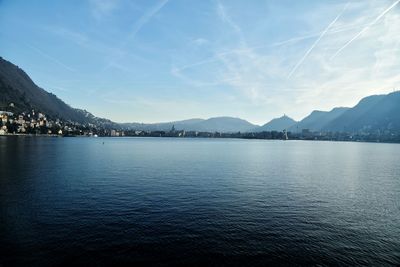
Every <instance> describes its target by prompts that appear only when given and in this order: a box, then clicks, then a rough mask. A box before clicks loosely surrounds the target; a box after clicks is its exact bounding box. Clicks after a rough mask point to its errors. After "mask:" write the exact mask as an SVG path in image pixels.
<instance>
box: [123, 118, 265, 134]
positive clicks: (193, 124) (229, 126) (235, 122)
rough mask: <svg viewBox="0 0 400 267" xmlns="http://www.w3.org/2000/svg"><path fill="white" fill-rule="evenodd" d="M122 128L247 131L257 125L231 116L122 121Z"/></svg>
mask: <svg viewBox="0 0 400 267" xmlns="http://www.w3.org/2000/svg"><path fill="white" fill-rule="evenodd" d="M122 126H123V128H127V129H131V130H147V131H170V130H171V129H172V127H174V128H175V129H176V130H186V131H199V132H249V131H251V130H253V129H255V128H257V127H259V126H257V125H255V124H252V123H250V122H248V121H246V120H242V119H239V118H233V117H215V118H209V119H207V120H204V119H190V120H183V121H174V122H165V123H151V124H143V123H123V124H122Z"/></svg>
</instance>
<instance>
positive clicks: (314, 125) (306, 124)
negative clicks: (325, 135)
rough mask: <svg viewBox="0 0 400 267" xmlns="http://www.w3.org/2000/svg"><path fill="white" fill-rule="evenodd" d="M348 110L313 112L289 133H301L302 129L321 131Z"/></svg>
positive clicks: (291, 128) (292, 127)
mask: <svg viewBox="0 0 400 267" xmlns="http://www.w3.org/2000/svg"><path fill="white" fill-rule="evenodd" d="M347 110H349V108H343V107H340V108H334V109H332V110H331V111H319V110H314V111H313V112H311V114H310V115H308V116H307V117H305V118H304V119H302V120H301V121H299V122H298V123H296V124H294V125H293V126H291V127H290V128H289V130H288V131H290V132H301V131H302V130H303V129H309V130H311V131H321V130H322V129H324V127H325V126H326V125H327V124H329V123H330V122H331V121H333V120H335V119H337V118H338V117H339V116H341V115H342V114H343V113H344V112H346V111H347Z"/></svg>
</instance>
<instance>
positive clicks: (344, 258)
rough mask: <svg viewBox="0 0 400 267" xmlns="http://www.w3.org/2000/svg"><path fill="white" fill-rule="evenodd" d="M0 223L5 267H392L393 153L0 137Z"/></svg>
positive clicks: (399, 203) (396, 152) (396, 249)
mask: <svg viewBox="0 0 400 267" xmlns="http://www.w3.org/2000/svg"><path fill="white" fill-rule="evenodd" d="M103 142H104V144H103ZM0 215H1V217H0V266H59V265H69V266H76V265H86V266H109V265H113V266H120V265H130V266H134V265H135V264H136V265H137V264H145V263H146V264H148V265H190V266H193V265H230V266H232V265H251V266H255V265H277V264H280V265H288V266H294V265H306V266H309V265H321V266H324V265H326V266H337V265H342V266H348V265H371V266H372V265H374V266H382V265H388V266H391V265H393V266H396V265H399V264H400V145H390V144H368V143H334V142H306V141H287V142H283V141H264V140H262V141H261V140H259V141H255V140H228V139H225V140H224V139H168V138H104V139H103V138H46V137H44V138H39V137H36V138H34V137H2V138H0Z"/></svg>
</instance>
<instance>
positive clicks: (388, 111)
mask: <svg viewBox="0 0 400 267" xmlns="http://www.w3.org/2000/svg"><path fill="white" fill-rule="evenodd" d="M0 92H1V94H0V110H4V109H10V106H9V105H10V103H14V107H12V111H13V112H23V111H28V110H31V109H35V110H37V111H40V112H42V113H45V114H46V115H47V116H48V117H51V118H58V119H61V120H66V121H71V122H77V123H81V124H93V125H96V126H101V127H106V128H117V129H129V130H146V131H170V130H171V129H172V127H174V129H176V130H186V131H203V132H262V131H283V130H288V131H290V132H301V131H302V130H303V129H309V130H310V131H317V132H318V131H325V132H328V131H332V132H360V131H377V130H380V131H385V130H389V131H397V132H398V131H400V92H393V93H390V94H387V95H373V96H368V97H365V98H363V99H362V100H361V101H360V102H359V103H358V104H357V105H356V106H354V107H352V108H345V107H339V108H334V109H332V110H331V111H317V110H316V111H313V112H311V114H310V115H308V116H307V117H305V118H304V119H302V120H301V121H299V122H296V121H295V120H293V119H292V118H290V117H288V116H286V115H284V116H282V117H280V118H276V119H273V120H271V121H270V122H268V123H266V124H264V125H262V126H258V125H255V124H252V123H250V122H248V121H246V120H243V119H240V118H233V117H215V118H209V119H189V120H183V121H174V122H164V123H151V124H144V123H115V122H112V121H110V120H107V119H103V118H98V117H96V116H94V115H93V114H91V113H89V112H88V111H86V110H81V109H76V108H72V107H70V106H69V105H67V104H66V103H64V102H63V101H62V100H61V99H59V98H58V97H57V96H55V95H54V94H51V93H49V92H46V91H45V90H44V89H42V88H40V87H39V86H37V85H36V84H35V83H34V82H33V81H32V80H31V79H30V78H29V76H28V75H27V74H26V73H25V72H24V71H23V70H22V69H20V68H19V67H17V66H16V65H14V64H12V63H11V62H9V61H7V60H4V59H3V58H1V57H0Z"/></svg>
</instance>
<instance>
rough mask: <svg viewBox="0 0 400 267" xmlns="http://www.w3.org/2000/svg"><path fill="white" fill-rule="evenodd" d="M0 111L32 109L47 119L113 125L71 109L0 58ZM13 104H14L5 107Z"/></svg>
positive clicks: (81, 111)
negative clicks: (12, 105)
mask: <svg viewBox="0 0 400 267" xmlns="http://www.w3.org/2000/svg"><path fill="white" fill-rule="evenodd" d="M0 91H1V95H0V110H1V109H5V108H6V107H7V109H11V111H13V112H18V113H19V112H23V111H29V110H32V109H34V110H36V111H39V112H42V113H44V114H46V116H48V117H49V118H58V119H61V120H66V121H72V122H78V123H82V124H85V123H92V124H96V125H102V126H106V125H110V126H116V124H115V123H113V122H111V121H109V120H106V119H101V118H97V117H95V116H94V115H93V114H91V113H89V112H87V111H86V110H81V109H75V108H72V107H70V106H69V105H67V104H66V103H64V102H63V101H62V100H61V99H59V98H58V97H57V96H55V95H54V94H52V93H49V92H46V91H45V90H44V89H42V88H40V87H39V86H37V85H36V84H35V83H34V82H33V81H32V80H31V78H30V77H29V76H28V75H27V74H26V73H25V72H24V71H23V70H22V69H20V68H19V67H18V66H16V65H14V64H12V63H11V62H9V61H7V60H5V59H3V58H2V57H0ZM10 103H13V104H14V107H13V108H11V107H9V104H10Z"/></svg>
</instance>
